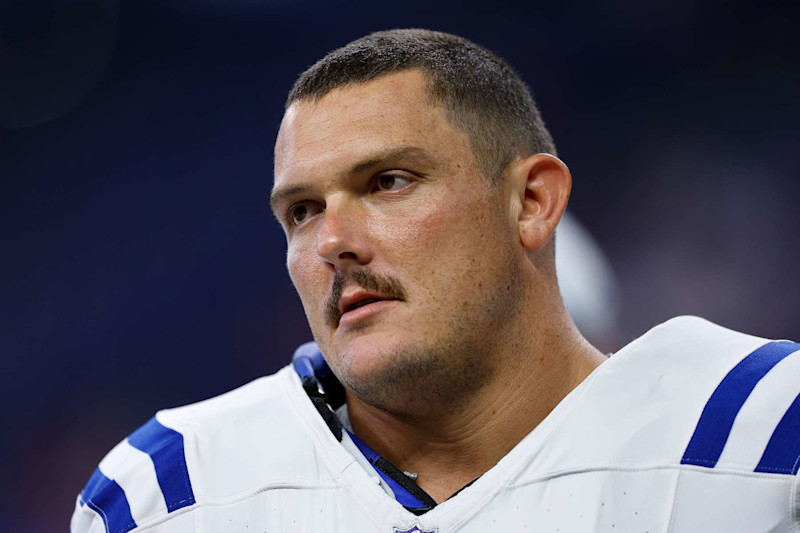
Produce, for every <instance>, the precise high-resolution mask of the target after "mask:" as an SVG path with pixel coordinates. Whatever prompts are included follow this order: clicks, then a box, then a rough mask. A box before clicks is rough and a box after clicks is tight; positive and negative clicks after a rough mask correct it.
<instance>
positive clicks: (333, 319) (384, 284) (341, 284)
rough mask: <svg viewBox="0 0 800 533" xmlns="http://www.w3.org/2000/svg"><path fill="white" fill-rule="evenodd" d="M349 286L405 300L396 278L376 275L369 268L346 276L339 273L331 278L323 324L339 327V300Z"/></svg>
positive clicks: (351, 272) (355, 270) (404, 293)
mask: <svg viewBox="0 0 800 533" xmlns="http://www.w3.org/2000/svg"><path fill="white" fill-rule="evenodd" d="M349 285H358V286H359V287H361V288H362V289H364V290H365V291H369V292H374V293H377V294H380V295H381V296H385V297H387V298H397V299H398V300H405V299H406V291H405V290H404V289H403V285H402V284H401V283H400V281H398V280H397V279H396V278H393V277H391V276H387V275H385V274H377V273H375V272H373V271H372V270H371V269H370V268H369V267H366V266H364V267H359V268H357V269H354V270H352V271H350V272H348V273H347V274H346V275H345V274H342V272H341V271H339V272H336V275H335V276H334V277H333V286H332V287H331V294H330V296H329V297H328V300H327V302H325V322H326V323H327V324H328V325H329V326H331V327H336V326H337V325H339V319H340V318H341V317H342V314H341V313H340V312H339V300H341V299H342V293H343V292H344V288H345V287H347V286H349Z"/></svg>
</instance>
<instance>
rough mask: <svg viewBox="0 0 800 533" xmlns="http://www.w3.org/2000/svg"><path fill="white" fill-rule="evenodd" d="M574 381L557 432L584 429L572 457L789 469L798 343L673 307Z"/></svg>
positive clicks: (799, 415) (799, 421)
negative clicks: (577, 387)
mask: <svg viewBox="0 0 800 533" xmlns="http://www.w3.org/2000/svg"><path fill="white" fill-rule="evenodd" d="M582 389H583V390H582V391H580V395H581V399H580V400H578V401H576V402H574V403H573V405H574V407H573V408H572V412H571V413H570V416H569V417H567V418H566V419H565V420H564V422H563V424H562V426H563V427H564V430H565V431H564V432H563V433H562V434H563V435H567V436H569V435H572V436H574V435H577V434H582V435H586V436H588V435H591V440H590V442H591V445H584V446H581V447H580V450H575V451H576V453H575V455H574V456H575V457H582V458H583V459H586V460H587V461H591V462H600V463H602V462H609V463H617V464H620V465H622V464H628V465H639V466H641V465H646V464H653V465H679V464H683V465H696V466H701V467H704V468H719V469H726V468H727V469H734V470H737V471H744V472H750V473H752V472H783V473H787V474H794V473H797V461H798V457H800V438H798V437H797V435H800V399H798V395H800V345H798V344H797V343H794V342H790V341H773V340H769V339H764V338H760V337H756V336H752V335H747V334H744V333H739V332H736V331H733V330H730V329H727V328H724V327H721V326H718V325H716V324H713V323H711V322H709V321H707V320H704V319H701V318H697V317H678V318H674V319H672V320H669V321H667V322H665V323H663V324H661V325H659V326H656V327H655V328H653V329H651V330H650V331H649V332H647V333H646V334H644V335H643V336H642V337H640V338H639V339H637V340H635V341H633V342H632V343H631V344H629V345H628V346H626V347H624V348H623V349H621V350H620V351H619V352H617V353H616V354H615V355H612V356H611V358H610V359H609V361H607V362H606V363H603V364H602V365H601V366H600V367H599V368H598V369H597V370H596V371H595V373H594V374H593V375H592V376H590V378H589V380H587V383H586V384H585V387H582ZM576 392H577V391H576ZM792 439H794V441H793V442H792V443H791V445H789V443H788V441H789V440H792ZM787 446H788V447H787Z"/></svg>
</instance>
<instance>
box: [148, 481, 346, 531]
mask: <svg viewBox="0 0 800 533" xmlns="http://www.w3.org/2000/svg"><path fill="white" fill-rule="evenodd" d="M338 487H339V485H338V484H337V483H333V482H329V483H318V484H315V485H312V484H308V483H305V484H304V483H297V482H280V483H270V484H267V485H263V486H260V487H258V488H256V489H255V490H252V489H251V490H249V491H247V492H245V493H242V494H239V495H236V496H230V497H223V498H204V499H203V500H196V501H195V503H194V505H190V506H188V507H182V508H181V509H178V510H176V511H173V512H170V513H167V514H164V515H161V516H158V517H153V518H150V519H149V520H147V521H145V522H142V523H141V524H138V527H137V528H136V531H143V530H145V529H147V528H151V527H154V526H157V525H159V524H163V523H165V522H167V521H169V520H170V519H172V518H175V517H177V516H181V515H183V514H186V513H190V512H193V511H195V510H197V509H200V508H202V507H224V506H226V505H231V504H234V503H240V502H243V501H245V500H248V499H250V498H253V497H256V496H258V495H259V494H263V493H265V492H269V491H272V490H282V489H308V490H330V489H336V488H338Z"/></svg>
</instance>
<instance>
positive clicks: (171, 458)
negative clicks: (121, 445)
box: [128, 417, 195, 513]
mask: <svg viewBox="0 0 800 533" xmlns="http://www.w3.org/2000/svg"><path fill="white" fill-rule="evenodd" d="M128 443H129V444H130V445H131V446H133V447H134V448H136V449H139V450H141V451H143V452H145V453H146V454H147V455H149V456H150V458H151V459H152V460H153V465H155V467H156V477H157V478H158V485H159V486H160V487H161V492H162V494H163V495H164V501H165V502H166V504H167V511H168V512H170V513H171V512H172V511H175V510H176V509H180V508H182V507H187V506H189V505H192V504H194V501H195V500H194V493H193V492H192V483H191V482H190V481H189V470H188V469H187V468H186V456H185V455H184V452H183V435H181V434H180V433H178V432H177V431H175V430H174V429H170V428H168V427H165V426H162V425H161V424H160V423H159V422H158V420H156V417H153V418H151V419H150V420H149V421H148V422H147V423H146V424H145V425H143V426H142V427H140V428H139V429H137V430H136V431H134V432H133V433H132V434H131V436H130V437H128Z"/></svg>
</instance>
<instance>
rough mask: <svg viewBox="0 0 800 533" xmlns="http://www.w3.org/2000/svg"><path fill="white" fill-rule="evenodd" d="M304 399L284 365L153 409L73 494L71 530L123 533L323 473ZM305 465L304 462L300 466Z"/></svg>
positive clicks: (292, 375)
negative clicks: (301, 411) (198, 398)
mask: <svg viewBox="0 0 800 533" xmlns="http://www.w3.org/2000/svg"><path fill="white" fill-rule="evenodd" d="M301 402H308V398H307V397H306V396H305V394H304V393H303V392H302V388H301V387H300V385H299V380H298V379H297V377H296V375H295V374H294V372H293V371H292V370H291V369H289V368H288V367H287V368H284V369H283V370H281V371H280V372H278V373H277V374H275V375H272V376H268V377H264V378H260V379H257V380H255V381H253V382H251V383H249V384H247V385H244V386H242V387H240V388H238V389H235V390H233V391H230V392H228V393H225V394H222V395H220V396H217V397H215V398H211V399H209V400H204V401H202V402H198V403H195V404H191V405H187V406H184V407H179V408H175V409H167V410H163V411H159V412H158V413H157V414H156V415H155V416H154V417H153V418H151V419H150V420H149V421H148V422H147V423H145V424H144V425H143V426H141V427H140V428H139V429H137V430H136V431H134V432H133V433H131V434H130V435H129V436H128V437H127V438H126V439H125V440H123V441H122V442H120V443H119V444H118V445H117V446H116V447H114V448H113V449H112V450H111V451H110V452H109V453H108V455H106V457H105V458H103V460H102V461H101V462H100V464H99V466H98V468H97V469H96V470H95V471H94V473H93V474H92V476H91V478H90V479H89V482H88V483H87V485H86V487H85V488H84V489H83V491H82V492H81V494H80V496H79V497H78V501H77V504H76V510H75V514H74V515H73V521H72V531H73V533H77V532H78V531H93V529H91V528H92V527H98V528H99V529H98V531H108V532H111V533H114V532H116V533H123V532H127V531H131V530H132V529H135V528H136V527H137V526H140V525H142V524H144V523H150V522H153V521H158V520H159V519H162V518H164V517H166V516H167V515H171V514H172V513H175V514H176V515H177V514H180V513H181V512H183V511H184V510H185V509H186V508H190V507H192V506H193V505H195V503H197V502H199V501H201V500H204V499H205V500H209V499H225V498H228V497H230V496H232V495H235V494H241V493H243V492H245V491H247V490H248V489H251V488H253V487H255V486H264V485H268V484H270V483H275V482H278V483H280V482H286V481H287V480H291V479H295V478H297V477H298V476H299V477H301V478H305V479H314V478H317V477H320V476H324V475H325V474H324V472H321V471H320V470H319V469H318V468H314V466H315V464H316V463H315V462H314V461H308V460H307V457H306V456H307V455H313V454H314V453H315V451H314V446H313V442H312V441H313V439H312V438H310V437H309V434H308V431H307V428H306V426H305V424H304V423H303V421H302V420H301V418H302V417H300V416H297V413H296V410H297V408H298V404H300V403H301ZM304 467H305V468H304Z"/></svg>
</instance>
